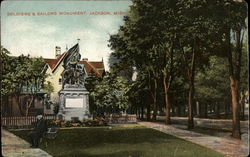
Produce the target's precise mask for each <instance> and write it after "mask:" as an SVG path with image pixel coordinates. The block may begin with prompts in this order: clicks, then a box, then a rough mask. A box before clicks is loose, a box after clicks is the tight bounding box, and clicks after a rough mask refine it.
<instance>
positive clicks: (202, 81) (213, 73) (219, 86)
mask: <svg viewBox="0 0 250 157" xmlns="http://www.w3.org/2000/svg"><path fill="white" fill-rule="evenodd" d="M209 58H210V59H209V65H208V66H207V67H205V68H204V70H203V71H199V72H198V73H197V77H196V80H195V86H196V87H197V90H196V100H197V101H198V102H199V104H200V108H204V110H203V112H202V115H201V116H203V117H205V118H207V108H208V105H212V104H213V105H214V106H215V107H216V114H217V117H218V118H219V116H220V114H219V113H220V109H221V106H222V105H224V106H225V111H227V106H228V104H229V102H230V101H229V99H230V95H229V93H228V91H229V90H230V88H229V86H228V83H229V80H227V81H225V77H227V64H226V61H227V60H226V58H225V57H218V56H211V57H209ZM201 105H202V106H203V107H202V106H201Z"/></svg>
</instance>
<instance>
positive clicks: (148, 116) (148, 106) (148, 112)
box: [147, 103, 151, 121]
mask: <svg viewBox="0 0 250 157" xmlns="http://www.w3.org/2000/svg"><path fill="white" fill-rule="evenodd" d="M150 108H151V107H150V103H148V105H147V121H150V120H151V113H150V110H151V109H150Z"/></svg>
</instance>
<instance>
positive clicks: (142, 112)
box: [141, 107, 144, 119]
mask: <svg viewBox="0 0 250 157" xmlns="http://www.w3.org/2000/svg"><path fill="white" fill-rule="evenodd" d="M143 114H144V108H143V107H141V119H143V118H144V117H143Z"/></svg>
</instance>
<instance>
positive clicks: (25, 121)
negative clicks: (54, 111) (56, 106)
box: [1, 115, 56, 126]
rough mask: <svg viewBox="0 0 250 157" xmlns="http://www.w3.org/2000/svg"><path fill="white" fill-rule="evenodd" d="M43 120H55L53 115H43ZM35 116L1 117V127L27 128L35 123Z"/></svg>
mask: <svg viewBox="0 0 250 157" xmlns="http://www.w3.org/2000/svg"><path fill="white" fill-rule="evenodd" d="M44 119H46V120H55V119H56V116H55V115H45V116H44ZM36 121H37V118H36V116H27V117H25V116H18V117H2V118H1V125H2V126H28V125H32V123H34V122H36Z"/></svg>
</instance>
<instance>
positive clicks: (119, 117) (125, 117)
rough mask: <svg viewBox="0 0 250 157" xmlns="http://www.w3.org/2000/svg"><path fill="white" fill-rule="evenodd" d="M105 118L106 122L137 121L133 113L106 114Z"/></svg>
mask: <svg viewBox="0 0 250 157" xmlns="http://www.w3.org/2000/svg"><path fill="white" fill-rule="evenodd" d="M105 119H106V120H107V121H108V123H113V124H115V123H137V117H136V115H135V114H131V115H130V114H111V115H107V116H106V117H105Z"/></svg>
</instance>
